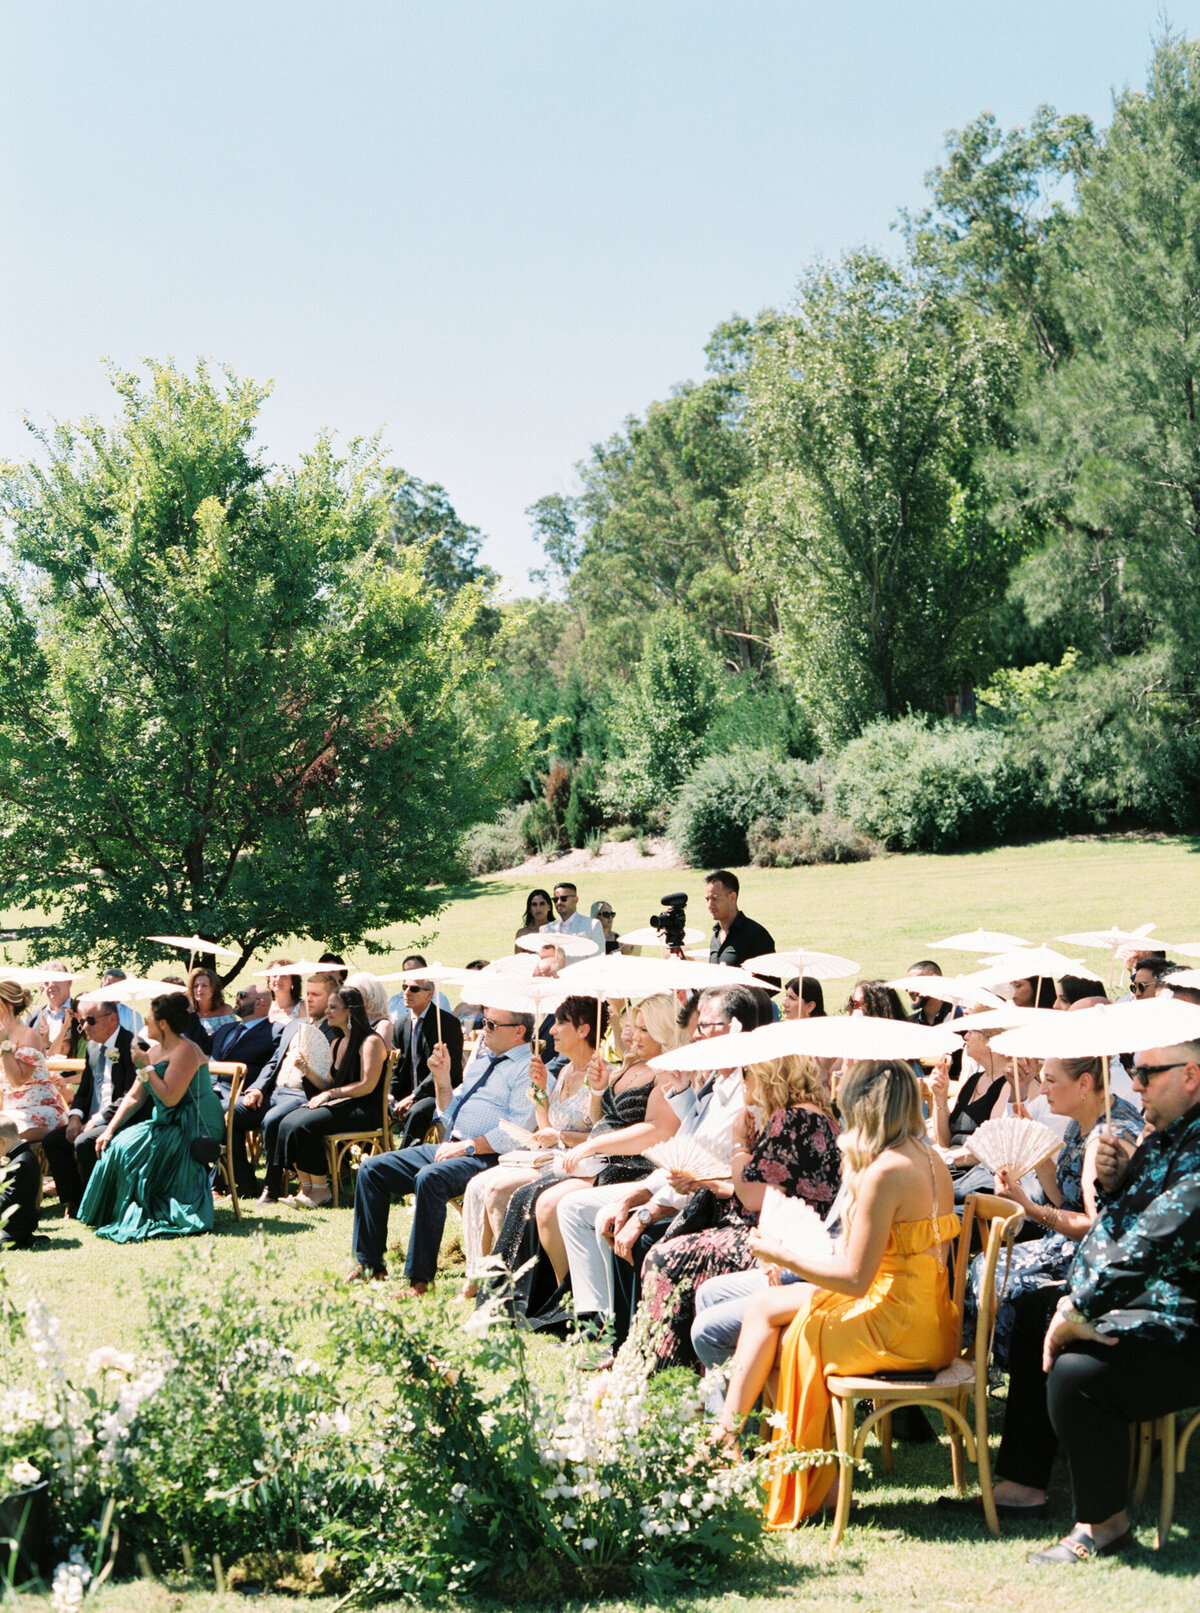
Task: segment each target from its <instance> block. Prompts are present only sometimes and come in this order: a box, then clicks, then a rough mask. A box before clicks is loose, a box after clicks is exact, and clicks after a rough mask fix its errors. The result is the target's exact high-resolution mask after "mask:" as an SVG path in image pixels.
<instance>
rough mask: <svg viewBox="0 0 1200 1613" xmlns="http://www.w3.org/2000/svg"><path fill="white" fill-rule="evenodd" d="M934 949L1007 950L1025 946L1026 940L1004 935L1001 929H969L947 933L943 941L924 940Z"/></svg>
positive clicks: (963, 950) (953, 950)
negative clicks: (966, 931)
mask: <svg viewBox="0 0 1200 1613" xmlns="http://www.w3.org/2000/svg"><path fill="white" fill-rule="evenodd" d="M925 945H926V946H927V947H933V948H934V950H935V951H936V950H937V949H938V948H942V947H944V948H945V949H946V951H948V952H978V953H980V954H981V955H982V954H983V953H985V952H1007V951H1009V950H1011V949H1012V948H1013V947H1027V946H1028V945H1029V942H1028V941H1022V940H1021V939H1020V937H1019V936H1016V935H1005V934H1004V932H1003V931H1002V930H971V931H969V932H968V933H966V934H964V935H948V936H947V937H946V939H945V940H944V941H926V942H925Z"/></svg>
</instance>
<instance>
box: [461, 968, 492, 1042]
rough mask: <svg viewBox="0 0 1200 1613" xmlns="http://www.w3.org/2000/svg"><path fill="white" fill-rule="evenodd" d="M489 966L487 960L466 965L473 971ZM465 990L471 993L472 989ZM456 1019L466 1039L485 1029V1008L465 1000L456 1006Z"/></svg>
mask: <svg viewBox="0 0 1200 1613" xmlns="http://www.w3.org/2000/svg"><path fill="white" fill-rule="evenodd" d="M487 966H488V959H487V958H474V959H472V961H471V962H470V963H468V964H466V965H464V967H465V968H467V969H470V970H473V971H477V970H479V969H486V968H487ZM463 990H464V991H466V992H468V993H469V991H470V987H469V986H464V987H463ZM454 1017H455V1018H456V1019H457V1020H459V1021H460V1023H461V1024H462V1028H463V1035H464V1037H466V1036H469V1035H471V1034H473V1033H474V1032H475V1031H481V1030H482V1029H483V1008H482V1006H481V1004H479V1003H469V1002H467V1000H466V998H463V999H462V1000H461V1001H459V1002H457V1003H455V1005H454Z"/></svg>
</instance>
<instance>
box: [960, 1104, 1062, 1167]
mask: <svg viewBox="0 0 1200 1613" xmlns="http://www.w3.org/2000/svg"><path fill="white" fill-rule="evenodd" d="M964 1140H965V1143H966V1146H967V1147H968V1148H969V1149H970V1150H971V1152H972V1153H973V1154H974V1155H975V1158H976V1159H977V1160H978V1161H979V1163H980V1164H981V1165H986V1166H987V1168H988V1170H990V1171H991V1172H992V1173H993V1174H995V1172H996V1171H1000V1170H1004V1171H1007V1172H1008V1175H1009V1179H1010V1180H1011V1181H1014V1182H1019V1181H1020V1180H1021V1178H1022V1177H1023V1176H1028V1175H1029V1173H1030V1171H1031V1170H1033V1169H1034V1168H1035V1166H1038V1165H1040V1164H1041V1163H1042V1161H1043V1160H1044V1159H1049V1158H1050V1156H1051V1155H1052V1154H1057V1153H1058V1151H1059V1149H1060V1148H1061V1147H1062V1138H1061V1137H1060V1136H1059V1135H1058V1133H1057V1132H1055V1131H1051V1129H1050V1127H1049V1126H1043V1125H1042V1123H1041V1121H1040V1120H1028V1119H1023V1118H1022V1117H1021V1116H1020V1115H1001V1116H1000V1118H999V1119H998V1120H985V1121H984V1122H983V1124H982V1125H981V1126H976V1128H975V1130H974V1131H973V1132H972V1133H971V1135H970V1136H969V1137H967V1138H966V1139H964Z"/></svg>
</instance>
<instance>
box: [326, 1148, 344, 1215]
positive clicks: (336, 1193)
mask: <svg viewBox="0 0 1200 1613" xmlns="http://www.w3.org/2000/svg"><path fill="white" fill-rule="evenodd" d="M340 1154H341V1149H340V1148H331V1149H330V1150H329V1160H328V1164H329V1191H330V1193H331V1194H332V1195H333V1197H332V1198H331V1199H330V1201H329V1202H330V1204H331V1205H332V1206H333V1208H334V1209H335V1210H336V1209H337V1207H338V1202H339V1200H340V1199H341V1196H342V1161H341V1159H340V1157H339V1156H340Z"/></svg>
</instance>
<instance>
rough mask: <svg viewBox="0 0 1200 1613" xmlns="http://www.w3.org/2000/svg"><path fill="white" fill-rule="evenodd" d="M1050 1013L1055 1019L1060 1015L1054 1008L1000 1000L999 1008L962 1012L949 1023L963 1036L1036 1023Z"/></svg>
mask: <svg viewBox="0 0 1200 1613" xmlns="http://www.w3.org/2000/svg"><path fill="white" fill-rule="evenodd" d="M1052 1014H1053V1015H1054V1017H1055V1019H1058V1018H1060V1017H1061V1015H1060V1014H1059V1012H1058V1010H1057V1009H1056V1008H1018V1007H1017V1005H1016V1003H1013V1002H1007V1001H1002V1002H1001V1004H1000V1006H999V1008H984V1009H981V1011H980V1012H979V1013H977V1014H963V1015H962V1016H961V1018H959V1019H955V1020H951V1021H949V1024H950V1028H951V1029H952V1030H953V1031H955V1032H956V1033H957V1034H958V1035H959V1036H965V1035H966V1034H967V1032H968V1031H1010V1030H1012V1029H1013V1028H1014V1027H1015V1026H1017V1025H1037V1024H1039V1023H1040V1022H1041V1021H1042V1020H1044V1019H1049V1018H1050V1016H1051V1015H1052Z"/></svg>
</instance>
